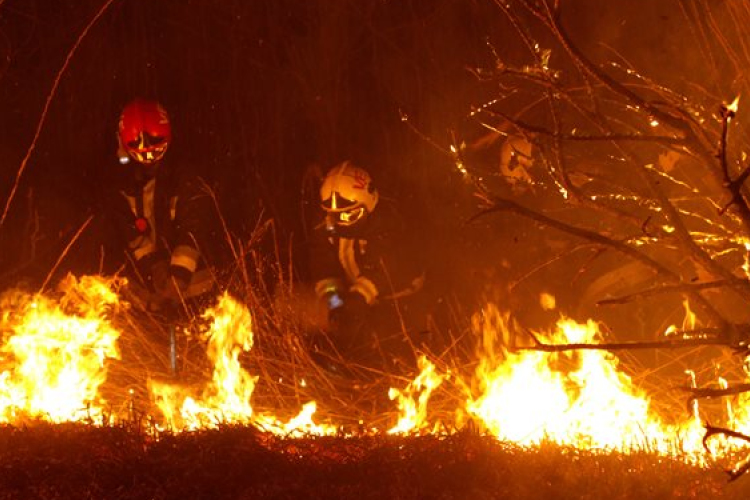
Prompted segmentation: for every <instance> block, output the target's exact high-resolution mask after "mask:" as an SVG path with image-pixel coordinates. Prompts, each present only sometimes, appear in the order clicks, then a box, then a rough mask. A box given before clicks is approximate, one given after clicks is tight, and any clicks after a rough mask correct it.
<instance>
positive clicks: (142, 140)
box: [125, 132, 169, 164]
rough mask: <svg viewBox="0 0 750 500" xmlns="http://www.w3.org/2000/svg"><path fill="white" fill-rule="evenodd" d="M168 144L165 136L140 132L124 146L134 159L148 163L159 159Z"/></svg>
mask: <svg viewBox="0 0 750 500" xmlns="http://www.w3.org/2000/svg"><path fill="white" fill-rule="evenodd" d="M168 145H169V142H168V141H167V139H166V137H162V136H158V135H151V134H148V133H146V132H142V133H141V134H139V136H138V138H137V139H135V140H132V141H129V142H128V143H127V144H126V145H125V146H126V149H127V150H128V153H129V154H130V155H131V156H132V157H133V158H134V159H135V160H136V161H138V162H140V163H146V164H148V163H154V162H156V161H159V160H160V159H161V158H162V156H164V153H166V151H167V146H168Z"/></svg>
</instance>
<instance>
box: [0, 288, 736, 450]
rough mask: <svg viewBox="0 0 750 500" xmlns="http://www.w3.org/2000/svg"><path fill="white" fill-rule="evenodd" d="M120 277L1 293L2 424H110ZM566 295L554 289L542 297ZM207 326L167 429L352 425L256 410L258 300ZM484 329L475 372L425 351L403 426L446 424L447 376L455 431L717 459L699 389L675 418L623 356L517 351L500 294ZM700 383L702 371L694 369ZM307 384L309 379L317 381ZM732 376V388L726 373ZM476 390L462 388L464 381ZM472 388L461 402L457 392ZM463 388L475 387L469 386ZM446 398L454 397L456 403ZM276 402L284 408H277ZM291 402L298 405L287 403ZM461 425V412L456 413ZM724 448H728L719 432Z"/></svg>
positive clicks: (168, 409) (728, 414) (223, 309)
mask: <svg viewBox="0 0 750 500" xmlns="http://www.w3.org/2000/svg"><path fill="white" fill-rule="evenodd" d="M118 286H119V283H118V282H117V281H115V280H105V279H103V278H100V277H91V276H86V277H82V278H80V279H77V278H75V277H72V276H69V277H68V278H66V279H65V280H64V281H63V282H62V283H61V284H60V287H59V289H58V291H57V292H56V293H55V294H49V295H42V294H30V293H25V292H22V291H19V290H12V291H9V292H6V293H4V294H2V295H0V314H2V315H1V316H0V332H1V333H2V339H1V340H2V343H0V422H4V423H5V422H7V423H17V422H19V421H22V420H23V419H24V418H44V419H48V420H50V421H53V422H62V421H77V420H81V419H92V420H94V421H96V420H97V419H98V421H100V422H103V419H104V417H103V416H102V415H104V412H103V411H102V408H104V407H105V405H106V404H107V402H106V401H104V400H103V399H102V397H101V396H100V395H99V390H100V387H101V385H102V384H103V383H104V382H105V380H106V375H107V362H108V361H109V360H117V359H119V351H118V349H117V346H116V342H117V340H118V338H119V337H120V333H119V332H118V331H117V330H116V329H115V328H114V327H113V326H112V324H111V323H110V316H111V313H114V312H116V310H117V308H119V307H122V306H120V303H119V300H118V296H117V288H118ZM541 300H542V303H546V304H548V305H553V304H554V300H553V297H551V296H549V297H546V296H544V295H543V296H542V298H541ZM684 308H685V318H684V320H683V322H682V328H683V330H690V329H694V328H695V324H696V316H695V314H694V313H693V312H692V311H691V309H690V306H689V304H688V302H687V301H685V302H684ZM203 317H204V319H206V320H207V324H208V325H209V326H208V327H207V328H206V330H205V331H204V332H203V334H202V336H203V339H204V340H205V341H206V344H207V357H208V359H209V361H210V362H211V363H212V366H213V370H212V373H211V377H210V379H207V381H206V383H205V384H204V385H203V386H200V387H196V388H190V387H183V386H181V385H180V384H177V383H167V382H157V381H150V383H149V389H150V391H151V392H150V394H151V397H152V399H153V402H154V403H155V406H156V407H157V408H158V410H159V411H160V412H161V414H162V416H163V421H164V424H163V425H164V426H168V427H170V428H172V429H173V430H176V431H184V430H188V431H189V430H195V429H201V428H214V427H218V426H219V425H222V424H241V425H244V424H252V425H256V426H258V427H260V428H263V429H265V430H267V431H268V432H270V433H274V434H279V435H285V436H295V435H303V434H304V435H309V434H317V435H333V434H341V433H342V431H341V429H340V428H339V427H338V426H337V425H330V424H320V423H316V422H315V421H314V418H313V417H314V416H315V413H316V411H317V409H318V405H317V403H316V402H315V401H309V402H307V403H305V404H304V405H303V406H302V408H301V410H300V411H299V413H298V414H297V415H296V416H294V417H292V418H290V419H286V420H285V419H282V418H279V417H277V416H276V415H275V414H274V413H273V412H272V411H268V410H266V411H264V412H256V411H254V408H253V406H252V405H251V398H252V395H253V392H254V390H255V387H256V384H257V382H258V377H257V376H254V375H251V374H250V373H249V372H248V371H246V370H245V369H244V368H243V364H242V356H243V355H244V354H247V353H248V351H250V350H251V349H252V347H253V335H254V334H253V320H252V317H251V314H250V312H249V311H248V309H247V307H246V306H244V305H243V304H242V303H240V302H238V301H236V300H235V299H233V298H232V297H231V296H229V295H228V294H224V295H222V296H221V297H218V299H217V303H216V305H215V306H214V307H212V308H209V309H208V310H206V311H205V313H204V314H203ZM472 320H473V321H472V325H473V327H474V331H475V332H476V333H477V334H478V337H479V338H478V340H479V342H478V344H479V345H478V347H477V351H476V355H477V359H476V363H475V364H472V365H471V366H476V368H475V369H474V370H473V371H472V372H471V373H459V372H456V373H451V372H446V373H441V372H439V370H438V369H437V368H436V366H435V364H433V362H432V361H430V360H429V359H428V358H427V357H425V356H421V357H420V358H419V359H418V366H417V368H418V370H419V373H418V374H417V375H416V376H415V377H414V379H413V380H412V381H410V382H409V383H408V384H406V386H405V387H404V388H403V389H397V388H393V387H392V388H391V389H390V390H389V392H388V395H389V397H390V398H391V400H393V401H395V403H396V405H397V407H398V409H399V417H398V420H397V422H396V424H395V425H394V426H393V427H391V428H390V429H388V430H387V432H388V433H389V434H412V433H425V432H431V433H435V432H437V430H438V429H439V424H441V422H435V421H434V416H433V415H432V414H431V413H430V411H429V410H430V409H431V408H428V405H429V404H430V403H431V402H432V400H431V398H433V399H434V394H435V390H436V389H437V388H438V387H440V386H441V385H442V386H443V387H444V390H443V391H441V395H442V394H443V393H447V392H449V391H450V388H446V386H447V384H445V382H446V381H448V380H450V381H452V382H455V385H453V386H450V387H453V388H454V389H455V390H456V392H457V394H452V395H450V396H453V397H450V398H449V399H450V401H451V403H452V404H453V405H454V406H455V405H456V402H457V401H458V404H457V406H456V407H451V408H450V410H453V411H454V412H455V415H456V417H455V421H454V422H452V424H453V426H454V427H455V428H460V427H461V426H462V425H464V424H466V420H467V418H468V419H471V420H473V421H475V422H478V423H479V424H480V425H481V427H483V428H484V429H485V430H486V431H487V432H488V433H490V434H491V435H493V436H495V437H497V438H498V439H500V440H504V441H512V442H515V443H517V444H521V445H535V444H539V443H541V442H543V441H552V442H555V443H559V444H563V445H572V446H575V447H578V448H582V449H617V450H620V451H631V450H633V449H637V450H649V451H655V452H659V453H663V454H671V455H679V456H683V457H687V458H688V459H690V460H692V461H694V462H700V463H705V458H701V457H703V455H704V449H703V446H702V437H703V435H704V429H703V427H702V418H701V414H700V408H699V407H698V403H697V400H694V402H693V403H692V407H691V410H692V411H691V414H690V415H685V416H684V417H683V418H682V419H681V421H679V422H677V423H669V424H667V423H665V422H664V421H663V420H662V419H661V418H660V417H659V415H657V414H656V413H655V412H654V411H652V409H651V408H650V400H649V398H648V397H647V395H646V394H645V393H644V391H643V390H641V389H640V388H639V387H638V386H637V385H636V384H635V383H634V382H633V381H632V380H631V378H630V376H629V375H628V374H626V373H625V371H624V370H622V369H621V367H620V366H619V360H618V359H617V357H616V356H614V355H613V354H612V353H609V352H607V351H603V350H578V351H563V352H557V353H545V352H540V351H533V350H528V349H527V350H522V351H518V350H516V347H515V346H517V345H520V344H521V343H522V342H521V341H522V340H523V337H522V336H521V337H520V338H519V332H520V329H519V327H518V325H517V324H516V323H515V322H513V321H512V317H511V315H510V313H502V312H500V310H499V309H498V308H497V307H496V306H494V305H492V304H490V305H487V306H486V307H485V308H484V309H483V310H482V311H480V313H479V314H476V315H475V316H474V317H473V318H472ZM535 335H536V337H537V338H539V339H540V340H542V341H543V342H545V343H549V344H565V343H596V342H597V341H600V340H601V334H600V332H599V328H598V325H597V324H596V323H595V322H593V321H591V320H589V321H587V322H585V323H578V322H575V321H573V320H571V319H568V318H565V317H561V318H560V320H559V321H558V323H557V325H556V328H555V329H554V331H552V332H536V333H535ZM687 374H688V375H689V376H690V385H691V386H692V387H697V385H698V384H697V382H696V380H695V378H696V377H695V373H694V372H692V371H689V370H688V371H687ZM306 383H307V382H306V381H305V384H306ZM718 383H719V385H720V387H727V385H728V384H727V382H726V380H724V379H720V380H719V382H718ZM460 391H462V392H460ZM456 395H458V396H460V399H456V398H455V396H456ZM461 396H462V397H461ZM443 409H444V408H443ZM749 409H750V395H748V394H740V395H738V397H737V398H736V399H735V400H734V406H733V403H732V402H731V401H727V402H726V405H725V415H724V417H725V418H726V421H727V422H728V423H729V424H730V425H731V427H732V428H733V429H736V430H738V431H739V432H743V433H748V432H750V414H749V412H750V410H749ZM271 410H273V409H271ZM284 410H287V409H284ZM446 423H447V424H451V422H446ZM715 441H717V442H712V443H711V451H712V452H714V453H717V452H718V451H722V450H727V449H728V447H727V445H726V443H725V442H721V441H720V440H718V439H717V440H715Z"/></svg>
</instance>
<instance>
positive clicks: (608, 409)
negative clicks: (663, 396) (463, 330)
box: [467, 307, 702, 453]
mask: <svg viewBox="0 0 750 500" xmlns="http://www.w3.org/2000/svg"><path fill="white" fill-rule="evenodd" d="M483 315H484V316H485V317H488V316H489V317H492V316H494V317H495V318H494V320H487V321H483V322H482V323H481V324H480V325H479V326H480V327H481V328H482V329H483V331H482V335H483V339H482V348H481V349H480V351H479V355H480V358H481V359H480V363H479V365H478V367H477V369H476V382H475V384H474V385H475V386H477V389H478V392H479V395H478V396H476V397H470V398H469V399H468V401H467V410H468V412H469V414H470V415H472V416H474V417H475V418H476V419H478V420H479V421H481V422H482V423H483V425H484V426H485V427H486V428H487V429H488V430H489V432H491V433H492V434H493V435H495V436H497V437H498V438H499V439H502V440H509V441H513V442H515V443H519V444H522V445H534V444H539V443H540V442H542V441H545V440H549V441H552V442H556V443H559V444H566V445H573V446H576V447H579V448H587V449H619V450H628V449H651V450H661V451H665V452H670V451H675V450H674V446H676V438H677V436H681V439H682V441H681V442H680V446H681V447H682V450H680V451H682V452H688V451H693V452H696V453H697V452H699V451H700V449H701V443H700V437H701V436H702V433H701V432H702V429H701V428H700V422H698V423H697V424H696V423H695V422H693V423H690V422H688V423H687V424H686V427H682V428H680V427H676V426H668V425H665V424H663V423H662V422H661V421H660V420H659V419H658V418H657V417H655V416H653V415H652V414H651V412H650V411H649V399H648V398H647V397H646V395H645V394H644V393H643V392H642V391H641V390H639V389H638V388H637V387H636V386H635V385H634V384H633V382H632V381H631V379H630V377H629V376H628V375H626V374H625V373H623V372H622V371H621V370H619V368H618V363H619V362H618V359H617V358H616V357H615V356H614V355H612V354H611V353H608V352H606V351H599V350H588V351H574V352H562V353H544V352H537V351H522V352H517V353H515V352H510V351H509V350H507V349H506V348H501V349H500V352H499V353H498V352H494V351H489V352H488V351H487V348H488V346H493V345H494V344H495V340H496V339H497V338H498V337H499V336H501V335H503V336H506V337H507V336H508V334H507V332H503V331H498V328H500V329H501V330H502V329H507V328H510V327H511V324H510V322H509V320H508V318H507V316H502V315H501V314H500V313H499V312H498V311H497V309H496V308H494V307H489V308H488V309H487V310H485V311H484V312H483ZM539 336H540V338H541V337H544V340H546V341H547V342H548V343H582V342H585V343H595V342H596V341H597V340H598V339H599V338H600V334H599V331H598V327H597V324H596V323H594V322H593V321H591V320H589V321H588V322H586V323H584V324H579V323H576V322H575V321H572V320H570V319H566V318H562V319H560V320H559V321H558V323H557V330H556V331H555V332H553V333H550V334H547V335H544V336H543V335H542V334H539ZM688 435H689V436H690V437H691V439H690V440H689V442H686V441H685V438H686V436H688Z"/></svg>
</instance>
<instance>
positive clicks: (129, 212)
mask: <svg viewBox="0 0 750 500" xmlns="http://www.w3.org/2000/svg"><path fill="white" fill-rule="evenodd" d="M117 140H118V145H119V148H118V160H119V162H118V163H119V165H117V166H116V167H114V173H115V179H116V180H115V182H114V183H113V184H112V185H111V186H110V188H111V191H110V192H109V193H108V196H106V201H105V203H107V204H108V205H109V210H108V212H109V215H110V217H111V222H112V224H111V225H112V228H111V229H112V230H115V231H116V232H117V235H116V239H117V241H119V243H118V246H120V247H123V248H124V249H125V250H126V254H127V257H128V259H127V260H128V261H129V262H130V263H131V264H133V265H132V266H130V267H131V269H132V271H133V273H132V275H133V278H134V279H135V281H136V282H138V283H140V284H141V285H142V286H143V287H144V288H145V289H146V290H148V292H149V293H148V295H147V297H148V299H147V302H148V306H149V308H151V309H152V310H165V309H169V308H174V307H179V305H180V304H183V305H184V304H185V300H186V299H189V298H193V297H197V296H200V295H202V294H204V293H205V292H208V291H210V290H211V289H212V288H213V286H214V284H215V283H214V280H213V274H212V273H211V272H210V269H209V268H208V266H206V259H205V255H204V253H203V250H204V247H205V245H206V244H207V242H208V231H209V230H210V229H211V228H208V227H206V224H207V221H209V220H211V214H212V213H213V211H214V210H213V204H212V203H211V199H210V196H209V193H208V191H207V190H206V185H205V183H203V182H201V180H200V179H199V178H198V177H196V176H193V175H188V168H187V165H177V164H170V160H172V158H168V156H169V155H168V154H167V151H168V149H169V148H170V146H171V143H172V126H171V123H170V119H169V115H168V114H167V112H166V110H165V109H164V107H162V105H161V104H160V103H159V102H157V101H155V100H150V99H143V98H137V99H134V100H133V101H131V102H129V103H128V104H127V105H126V106H125V107H124V108H123V110H122V113H121V114H120V120H119V125H118V130H117Z"/></svg>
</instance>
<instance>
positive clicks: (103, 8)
mask: <svg viewBox="0 0 750 500" xmlns="http://www.w3.org/2000/svg"><path fill="white" fill-rule="evenodd" d="M115 1H116V0H106V2H105V3H104V5H102V6H101V8H100V9H99V10H98V11H97V13H96V14H95V15H94V17H93V18H92V19H91V20H90V21H89V22H88V24H87V25H86V27H85V28H84V29H83V31H82V32H81V34H80V35H78V38H77V39H76V41H75V43H74V44H73V47H72V48H71V49H70V51H69V52H68V54H67V56H65V61H64V62H63V65H62V67H61V68H60V70H59V71H58V72H57V74H56V75H55V79H54V81H53V82H52V88H51V89H50V91H49V94H47V100H46V101H45V103H44V108H43V109H42V115H41V116H40V117H39V123H37V126H36V131H35V132H34V137H33V138H32V140H31V144H30V145H29V148H28V150H27V151H26V155H25V156H24V157H23V160H21V165H20V166H19V167H18V171H17V172H16V179H15V181H14V183H13V187H12V188H11V190H10V194H9V195H8V199H7V200H6V202H5V208H4V209H3V213H2V216H0V228H1V227H2V226H3V224H4V222H5V219H6V217H7V216H8V212H9V211H10V205H11V203H12V202H13V199H14V198H15V196H16V191H18V187H19V185H20V182H21V176H22V175H23V173H24V171H25V170H26V166H27V164H28V162H29V158H31V153H32V152H33V151H34V149H35V148H36V143H37V141H38V140H39V136H40V135H41V133H42V127H43V126H44V122H45V121H46V119H47V113H48V112H49V107H50V105H51V104H52V99H53V98H54V97H55V95H56V93H57V87H58V86H59V85H60V80H61V79H62V75H63V73H65V70H67V69H68V65H70V61H71V60H72V59H73V55H74V54H75V53H76V51H77V50H78V47H79V46H80V45H81V42H83V39H84V38H85V37H86V35H87V34H88V32H89V31H90V30H91V28H92V27H93V26H94V24H96V22H97V21H98V20H99V18H101V17H102V15H103V14H104V12H106V10H107V9H108V8H109V6H110V5H112V4H113V3H114V2H115Z"/></svg>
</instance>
